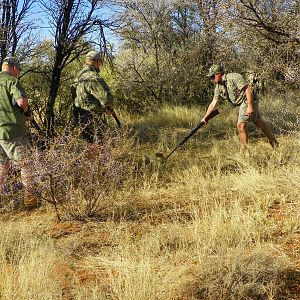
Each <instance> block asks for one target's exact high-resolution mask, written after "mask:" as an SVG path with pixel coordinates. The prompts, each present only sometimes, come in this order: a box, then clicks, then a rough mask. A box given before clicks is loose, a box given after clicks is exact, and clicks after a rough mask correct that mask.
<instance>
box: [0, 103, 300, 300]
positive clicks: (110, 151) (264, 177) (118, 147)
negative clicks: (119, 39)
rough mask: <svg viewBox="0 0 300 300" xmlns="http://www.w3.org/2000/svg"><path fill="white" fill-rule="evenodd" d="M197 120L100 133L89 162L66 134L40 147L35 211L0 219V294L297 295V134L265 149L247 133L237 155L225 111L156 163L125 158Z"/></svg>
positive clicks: (161, 116) (178, 118) (170, 118)
mask: <svg viewBox="0 0 300 300" xmlns="http://www.w3.org/2000/svg"><path fill="white" fill-rule="evenodd" d="M202 113H203V112H202ZM198 115H202V114H201V111H199V110H198V111H197V110H194V109H183V108H164V109H163V110H162V112H158V113H157V115H156V116H149V118H150V119H151V120H152V119H154V120H155V122H152V121H150V119H149V122H148V121H147V119H146V118H145V119H143V120H140V121H139V122H140V123H139V122H137V123H136V124H134V125H135V126H136V127H138V126H139V125H141V126H142V127H147V125H149V128H150V129H151V128H155V130H154V129H153V131H151V133H150V135H149V136H148V135H147V133H145V132H144V133H143V134H144V135H143V136H142V139H139V137H140V135H139V134H137V135H136V136H135V137H132V136H131V135H123V136H122V137H120V136H119V137H117V138H116V137H115V138H111V139H110V140H108V141H107V143H106V147H105V149H103V148H101V149H99V152H98V154H99V155H98V156H97V158H96V159H95V160H94V163H93V164H90V162H89V160H88V159H87V156H86V151H87V149H86V148H85V147H86V145H84V144H81V145H80V147H79V145H78V140H76V138H74V139H72V138H69V139H68V141H64V143H61V142H59V143H56V145H54V146H53V147H52V148H50V150H49V151H48V152H46V153H44V154H43V157H40V158H39V160H38V161H36V166H37V170H38V172H39V174H40V177H39V178H40V181H39V186H40V189H41V191H42V197H43V199H44V204H43V209H41V210H40V211H37V212H34V213H31V214H30V213H29V214H24V213H22V212H19V213H16V214H15V215H12V214H11V213H8V214H2V217H1V223H0V225H1V239H0V264H1V270H2V274H1V275H2V279H3V280H2V281H1V284H0V294H1V299H20V300H23V299H46V300H47V299H92V300H94V299H95V300H96V299H120V300H121V299H124V300H141V299H143V300H144V299H149V300H150V299H164V300H168V299H169V300H171V299H172V300H175V299H180V300H183V299H186V300H187V299H189V300H190V299H194V300H196V299H225V300H227V299H296V297H297V294H299V283H300V277H299V271H298V270H299V267H300V260H299V251H300V245H299V243H296V242H295V241H299V240H300V231H299V229H300V228H299V218H300V215H299V209H300V201H299V200H300V186H299V178H300V157H299V155H298V149H299V146H300V140H299V135H297V132H294V133H290V135H289V136H287V135H281V136H280V137H279V141H280V148H279V149H278V150H277V151H276V152H275V151H273V150H272V148H271V147H270V146H269V145H268V144H267V143H265V141H264V138H262V137H261V136H260V134H258V133H255V132H253V133H252V135H251V137H250V142H251V149H250V150H251V156H250V157H243V156H240V155H239V154H237V149H238V141H237V139H236V136H235V134H234V129H233V128H229V127H230V126H231V125H233V126H234V118H235V115H234V113H230V114H229V115H228V117H226V122H227V124H226V125H223V122H225V121H224V118H223V116H222V115H221V116H219V117H216V118H215V119H214V120H212V121H211V123H210V124H209V125H208V126H206V127H205V128H203V129H201V131H200V132H199V133H198V134H197V135H195V136H194V137H193V138H191V140H189V141H188V142H187V143H186V144H185V145H184V146H182V147H181V148H180V149H178V151H176V152H175V153H174V155H173V156H172V157H170V159H169V160H168V161H167V162H166V163H165V164H162V163H160V161H156V160H153V161H152V163H150V164H144V163H143V161H141V162H140V161H139V162H138V163H137V162H136V160H139V158H141V157H143V154H147V155H149V156H153V155H154V153H155V152H157V151H163V152H164V153H168V151H170V150H171V149H172V148H173V147H174V146H175V145H176V143H177V142H178V140H179V139H180V138H182V136H184V135H185V134H186V133H187V132H188V130H189V129H190V127H192V126H193V125H194V124H195V123H196V122H197V121H198V119H197V116H198ZM152 117H153V118H152ZM168 123H170V124H171V126H170V127H168V126H167V124H168ZM228 124H229V125H228ZM190 125H191V126H190ZM160 127H162V128H163V129H162V130H160V129H159V128H160ZM168 130H169V131H170V134H167V132H168ZM148 138H149V139H148ZM149 141H152V142H151V143H150V142H149ZM153 141H155V142H153ZM58 145H59V146H58ZM78 162H80V163H78ZM41 173H42V174H41ZM51 178H52V179H51ZM50 179H51V180H50ZM50 181H51V182H50ZM54 207H56V209H57V211H56V212H55V209H54ZM58 216H59V217H60V219H61V220H62V222H57V217H58Z"/></svg>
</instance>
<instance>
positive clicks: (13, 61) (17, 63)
mask: <svg viewBox="0 0 300 300" xmlns="http://www.w3.org/2000/svg"><path fill="white" fill-rule="evenodd" d="M3 64H8V65H10V66H15V67H17V68H18V69H19V70H20V71H21V64H20V61H19V60H18V59H17V58H15V57H13V56H7V57H5V58H4V59H3Z"/></svg>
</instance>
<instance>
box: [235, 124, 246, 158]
mask: <svg viewBox="0 0 300 300" xmlns="http://www.w3.org/2000/svg"><path fill="white" fill-rule="evenodd" d="M236 127H237V129H238V131H239V137H240V145H241V152H244V151H245V150H246V149H247V145H248V124H247V123H246V122H238V123H237V126H236Z"/></svg>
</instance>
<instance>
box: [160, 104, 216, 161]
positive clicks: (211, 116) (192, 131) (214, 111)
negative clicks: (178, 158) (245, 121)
mask: <svg viewBox="0 0 300 300" xmlns="http://www.w3.org/2000/svg"><path fill="white" fill-rule="evenodd" d="M219 113H220V112H219V110H217V109H215V110H213V111H212V112H211V113H210V114H209V115H208V116H207V117H206V119H205V121H206V122H208V121H209V120H210V119H212V118H214V117H215V116H217V115H218V114H219ZM206 122H204V121H201V122H200V123H198V124H197V125H196V126H195V127H194V128H193V129H192V130H191V131H190V133H189V134H188V135H187V136H185V137H184V138H183V139H182V140H181V142H180V143H179V144H177V146H176V147H175V148H174V149H173V150H172V151H171V152H170V153H169V154H168V155H167V156H166V157H164V155H163V153H161V152H158V153H156V154H155V156H156V157H160V158H163V159H164V160H167V159H168V158H169V157H170V156H171V155H172V154H173V153H174V152H175V151H176V150H177V149H178V148H179V147H180V146H182V145H183V144H184V143H185V142H186V141H187V140H188V139H189V138H190V137H191V136H192V135H194V134H195V133H196V132H197V131H198V130H199V129H200V128H201V127H203V126H204V125H205V123H206Z"/></svg>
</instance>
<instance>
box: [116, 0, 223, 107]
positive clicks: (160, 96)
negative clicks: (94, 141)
mask: <svg viewBox="0 0 300 300" xmlns="http://www.w3.org/2000/svg"><path fill="white" fill-rule="evenodd" d="M220 4H221V1H220V0H214V1H210V0H206V1H199V0H198V1H195V0H194V1H184V2H183V1H175V0H174V1H167V0H161V1H149V0H139V1H120V2H119V6H121V7H122V10H121V12H120V14H119V15H118V18H119V20H120V21H121V25H120V27H119V28H118V33H119V34H120V36H121V38H122V41H123V44H122V47H121V52H120V54H119V56H120V59H119V60H118V62H119V63H118V67H119V68H118V69H117V70H118V71H119V73H120V76H119V83H120V86H121V87H120V89H121V90H123V91H124V98H125V97H126V98H127V99H128V100H126V99H125V102H127V101H128V102H129V103H130V104H129V105H130V106H139V107H140V109H142V107H141V106H143V107H146V106H147V107H149V106H151V105H152V106H154V107H156V106H157V104H159V103H162V102H164V101H166V102H171V103H184V104H190V103H192V102H198V103H199V102H201V103H205V102H207V93H206V90H207V89H206V87H207V82H208V81H207V80H206V78H205V76H203V75H204V72H205V73H206V71H207V69H208V67H209V65H210V64H211V63H212V62H213V58H214V55H216V52H214V51H213V49H214V48H215V44H216V41H217V40H218V37H219V35H220V34H219V31H218V27H217V26H218V17H219V10H220ZM141 104H142V105H141Z"/></svg>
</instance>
